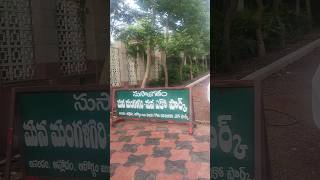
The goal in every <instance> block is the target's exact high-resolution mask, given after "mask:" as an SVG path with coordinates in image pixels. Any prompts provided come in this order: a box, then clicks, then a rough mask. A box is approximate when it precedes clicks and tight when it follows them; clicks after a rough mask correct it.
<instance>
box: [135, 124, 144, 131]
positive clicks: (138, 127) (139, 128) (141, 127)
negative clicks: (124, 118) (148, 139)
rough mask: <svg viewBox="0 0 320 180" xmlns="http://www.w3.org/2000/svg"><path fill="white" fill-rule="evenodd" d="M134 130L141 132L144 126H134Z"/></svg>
mask: <svg viewBox="0 0 320 180" xmlns="http://www.w3.org/2000/svg"><path fill="white" fill-rule="evenodd" d="M134 129H138V130H143V129H145V126H143V125H136V126H134Z"/></svg>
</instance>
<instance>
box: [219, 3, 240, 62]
mask: <svg viewBox="0 0 320 180" xmlns="http://www.w3.org/2000/svg"><path fill="white" fill-rule="evenodd" d="M237 4H238V0H226V1H225V8H226V10H225V16H224V24H223V29H224V33H223V43H224V50H225V60H224V65H225V66H229V65H230V64H231V51H230V28H231V23H232V19H233V17H232V16H233V12H234V11H235V9H236V7H237Z"/></svg>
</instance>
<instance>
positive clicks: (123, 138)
mask: <svg viewBox="0 0 320 180" xmlns="http://www.w3.org/2000/svg"><path fill="white" fill-rule="evenodd" d="M131 138H132V136H120V137H119V139H118V141H119V142H130V141H131Z"/></svg>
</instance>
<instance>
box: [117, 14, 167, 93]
mask: <svg viewBox="0 0 320 180" xmlns="http://www.w3.org/2000/svg"><path fill="white" fill-rule="evenodd" d="M159 37H161V33H160V32H159V29H157V27H155V26H153V23H152V20H151V19H150V18H144V19H141V20H139V21H137V22H136V23H135V24H133V25H130V26H128V27H127V28H126V29H123V30H122V31H121V33H120V36H119V39H121V40H122V41H123V42H125V44H126V48H127V49H128V53H129V55H131V56H134V57H136V54H139V53H140V54H143V56H142V57H144V53H146V54H147V63H146V69H145V73H144V77H143V80H142V83H141V88H145V87H146V84H147V81H148V79H149V74H150V68H151V62H152V57H154V51H153V49H154V48H155V46H156V42H157V41H159V40H158V39H159ZM133 41H136V42H137V41H138V42H139V43H138V44H136V43H132V42H133ZM137 47H138V48H137ZM137 51H139V52H137Z"/></svg>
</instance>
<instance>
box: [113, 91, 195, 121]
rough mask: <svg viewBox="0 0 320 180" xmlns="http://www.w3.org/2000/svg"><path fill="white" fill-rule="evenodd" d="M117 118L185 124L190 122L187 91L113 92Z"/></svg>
mask: <svg viewBox="0 0 320 180" xmlns="http://www.w3.org/2000/svg"><path fill="white" fill-rule="evenodd" d="M115 106H116V109H117V116H119V117H125V118H150V119H158V120H174V121H177V122H187V121H189V120H190V91H189V89H142V90H141V89H139V90H124V89H119V90H116V91H115Z"/></svg>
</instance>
